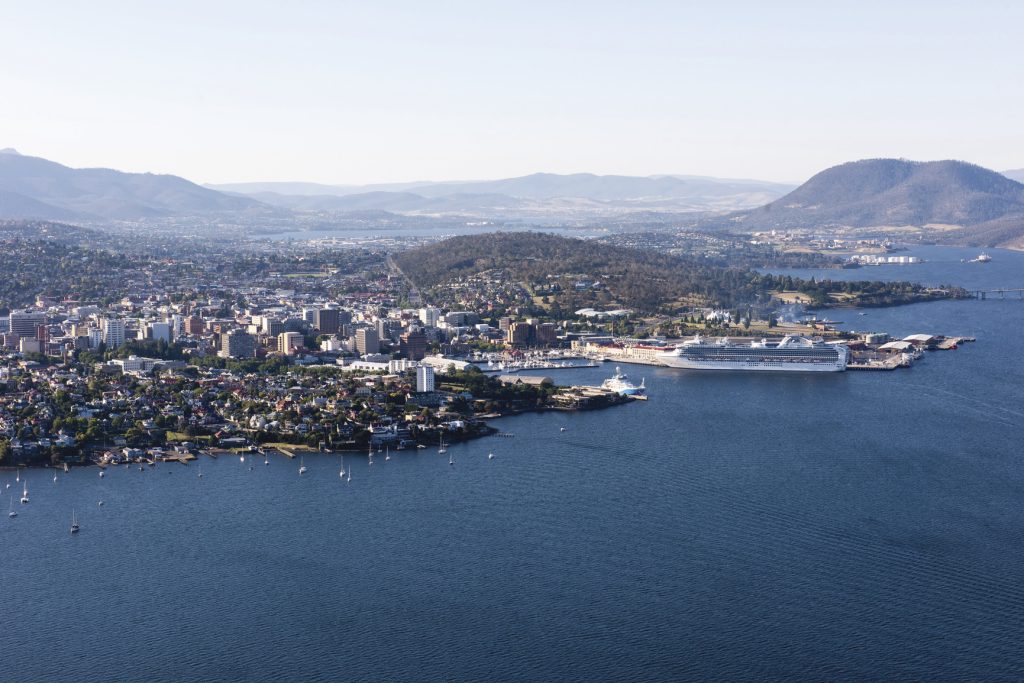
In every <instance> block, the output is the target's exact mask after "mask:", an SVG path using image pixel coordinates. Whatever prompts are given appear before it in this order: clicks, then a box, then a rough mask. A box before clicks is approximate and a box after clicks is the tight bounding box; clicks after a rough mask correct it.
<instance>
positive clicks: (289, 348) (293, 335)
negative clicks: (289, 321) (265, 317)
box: [277, 332, 302, 356]
mask: <svg viewBox="0 0 1024 683" xmlns="http://www.w3.org/2000/svg"><path fill="white" fill-rule="evenodd" d="M301 348H302V334H301V333H299V332H282V333H281V334H279V335H277V350H278V351H279V352H280V353H283V354H286V355H289V356H290V355H293V354H294V353H295V352H296V351H298V350H299V349H301Z"/></svg>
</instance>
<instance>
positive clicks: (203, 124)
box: [0, 0, 1024, 183]
mask: <svg viewBox="0 0 1024 683" xmlns="http://www.w3.org/2000/svg"><path fill="white" fill-rule="evenodd" d="M837 5H839V3H829V2H821V1H820V0H816V1H814V2H785V1H782V0H778V1H773V2H767V1H764V0H759V1H757V2H740V1H736V2H727V1H718V2H712V1H711V0H708V1H707V2H699V3H698V2H686V1H685V0H676V1H674V2H644V1H642V0H629V1H625V0H624V1H622V2H617V3H605V2H597V1H594V0H588V1H586V2H584V1H582V0H580V1H579V2H572V3H570V2H563V3H556V2H531V1H526V0H518V1H517V2H509V3H497V2H494V3H491V2H479V1H477V2H433V3H431V2H423V1H422V0H420V1H417V2H366V1H365V0H364V1H361V2H341V1H338V2H304V1H302V0H292V1H291V2H281V1H280V0H276V1H273V2H256V1H252V0H250V1H247V2H237V3H236V2H215V1H213V0H206V1H202V2H199V1H195V2H193V1H191V0H176V1H175V2H138V1H133V2H107V1H104V0H93V1H90V2H77V1H67V2H60V1H58V0H54V1H52V2H16V1H14V0H0V65H2V66H0V147H7V146H10V147H16V148H17V149H18V150H19V151H21V152H22V153H25V154H32V155H35V156H43V157H47V158H50V159H53V160H55V161H60V162H62V163H65V164H68V165H71V166H108V167H113V168H118V169H122V170H127V171H154V172H162V173H175V174H179V175H184V176H186V177H188V178H190V179H192V180H196V181H200V182H231V181H253V180H308V181H317V182H325V183H368V182H382V181H403V180H424V179H431V180H441V179H470V178H496V177H505V176H513V175H524V174H527V173H532V172H535V171H550V172H556V173H569V172H576V171H590V172H594V173H622V174H630V175H650V174H657V173H691V174H703V175H717V176H725V177H749V178H762V179H768V180H794V181H798V180H803V179H805V178H806V177H808V176H809V175H811V174H812V173H814V172H816V171H818V170H820V169H822V168H824V167H827V166H831V165H834V164H837V163H841V162H843V161H847V160H851V159H857V158H864V157H880V156H893V157H907V158H913V159H940V158H957V159H965V160H969V161H973V162H976V163H980V164H982V165H984V166H988V167H991V168H995V169H997V170H1003V169H1008V168H1020V167H1024V124H1022V121H1024V85H1022V84H1024V2H985V1H979V0H973V1H968V2H942V1H941V0H940V1H933V2H920V3H918V2H892V1H889V2H863V1H859V2H848V3H842V5H843V6H842V8H840V7H837Z"/></svg>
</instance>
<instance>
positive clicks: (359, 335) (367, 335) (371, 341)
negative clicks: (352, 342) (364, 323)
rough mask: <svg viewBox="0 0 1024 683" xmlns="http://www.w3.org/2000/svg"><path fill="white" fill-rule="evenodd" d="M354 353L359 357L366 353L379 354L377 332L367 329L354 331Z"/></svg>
mask: <svg viewBox="0 0 1024 683" xmlns="http://www.w3.org/2000/svg"><path fill="white" fill-rule="evenodd" d="M356 351H358V352H359V355H361V356H365V355H366V354H368V353H379V352H380V338H379V337H378V336H377V330H374V329H370V328H368V327H363V328H361V329H358V330H356Z"/></svg>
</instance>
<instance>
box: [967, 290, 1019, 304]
mask: <svg viewBox="0 0 1024 683" xmlns="http://www.w3.org/2000/svg"><path fill="white" fill-rule="evenodd" d="M989 294H998V295H999V298H1000V299H1005V298H1006V295H1007V294H1010V295H1011V296H1010V298H1011V299H1012V298H1013V296H1012V295H1013V294H1016V295H1017V299H1018V300H1020V301H1024V287H1020V288H1015V289H975V290H971V296H973V297H974V298H975V299H980V300H982V301H984V300H986V299H987V298H988V295H989Z"/></svg>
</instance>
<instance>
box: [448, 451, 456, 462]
mask: <svg viewBox="0 0 1024 683" xmlns="http://www.w3.org/2000/svg"><path fill="white" fill-rule="evenodd" d="M448 464H449V465H454V464H455V456H454V455H452V454H451V453H449V454H448Z"/></svg>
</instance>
